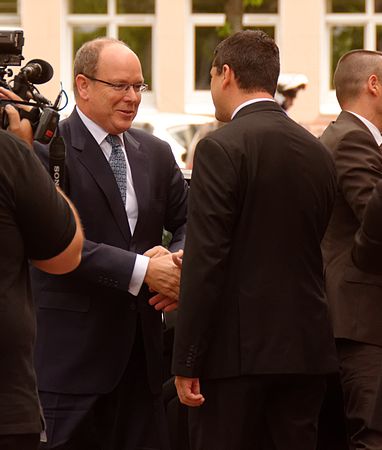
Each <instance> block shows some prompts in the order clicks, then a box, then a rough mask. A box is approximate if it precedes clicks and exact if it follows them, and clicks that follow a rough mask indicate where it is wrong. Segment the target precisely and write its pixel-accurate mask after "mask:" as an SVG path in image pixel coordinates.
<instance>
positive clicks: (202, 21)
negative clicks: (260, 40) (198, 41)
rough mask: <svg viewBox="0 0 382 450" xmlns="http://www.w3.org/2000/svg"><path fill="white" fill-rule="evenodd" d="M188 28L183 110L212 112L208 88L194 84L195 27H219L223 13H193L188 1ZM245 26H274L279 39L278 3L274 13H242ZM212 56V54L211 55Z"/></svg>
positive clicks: (191, 112)
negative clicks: (202, 88) (198, 87)
mask: <svg viewBox="0 0 382 450" xmlns="http://www.w3.org/2000/svg"><path fill="white" fill-rule="evenodd" d="M187 13H188V18H189V20H188V27H187V28H188V30H187V36H186V41H187V43H188V44H187V55H186V69H187V70H186V71H185V112H186V113H189V114H214V111H215V108H214V106H213V103H212V99H211V95H210V91H209V90H197V89H194V86H195V79H194V77H195V29H196V27H198V26H203V27H219V26H223V25H224V22H225V14H224V13H193V12H192V0H189V2H188V12H187ZM243 26H245V27H253V26H258V27H269V26H272V27H274V28H275V41H276V42H278V41H279V34H280V4H279V8H278V13H276V14H273V13H272V14H257V13H250V14H248V13H246V14H244V15H243ZM211 57H212V55H211Z"/></svg>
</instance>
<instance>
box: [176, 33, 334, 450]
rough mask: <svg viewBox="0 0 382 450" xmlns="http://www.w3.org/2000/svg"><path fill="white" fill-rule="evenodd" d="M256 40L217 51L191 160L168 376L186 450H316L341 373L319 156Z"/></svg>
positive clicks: (327, 206) (240, 40) (328, 196)
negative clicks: (330, 379)
mask: <svg viewBox="0 0 382 450" xmlns="http://www.w3.org/2000/svg"><path fill="white" fill-rule="evenodd" d="M278 75H279V51H278V48H277V46H276V44H275V42H274V41H273V39H271V38H270V37H269V36H267V35H266V34H265V33H263V32H261V31H243V32H239V33H236V34H234V35H232V36H231V37H229V38H227V39H226V40H224V41H223V42H222V43H220V44H219V45H218V47H217V48H216V50H215V54H214V60H213V63H212V69H211V94H212V98H213V101H214V104H215V110H216V113H215V114H216V118H217V119H218V120H221V121H224V122H228V123H227V124H226V125H225V126H224V127H222V128H220V129H218V130H216V131H213V132H212V133H211V134H209V135H208V136H207V137H205V138H204V139H202V140H201V141H200V143H199V144H198V146H197V149H196V154H195V162H194V168H193V174H192V182H191V187H190V199H189V212H188V223H187V238H186V244H185V249H184V257H183V268H182V275H181V294H180V301H179V309H178V319H177V324H176V329H175V346H174V358H173V371H174V373H175V375H176V386H177V390H178V395H179V398H180V400H181V402H182V403H184V404H186V405H188V406H191V407H192V408H189V423H190V437H191V448H192V450H201V449H203V450H206V449H208V450H232V449H235V450H247V449H252V450H254V449H262V450H264V449H277V450H280V449H282V450H286V449H288V450H289V449H290V450H292V449H293V450H298V449H301V450H313V449H315V447H316V428H317V419H318V414H319V410H320V406H321V402H322V399H323V396H324V392H325V379H326V374H328V373H331V372H334V371H335V370H336V369H337V361H336V355H335V346H334V339H333V334H332V330H331V325H330V321H329V316H328V309H327V305H326V302H325V295H324V282H323V270H322V256H321V249H320V243H321V238H322V237H323V235H324V232H325V230H326V226H327V223H328V221H329V218H330V214H331V211H332V206H333V203H334V199H335V182H336V178H335V170H334V166H333V162H332V160H331V158H330V155H329V153H328V151H327V150H326V149H325V147H324V146H323V145H322V144H321V143H320V142H319V141H318V140H317V139H316V138H315V137H314V136H313V135H311V134H310V133H309V132H307V131H306V130H304V129H303V128H302V127H301V126H299V125H298V124H297V123H296V122H294V121H293V120H292V119H290V118H289V117H288V116H287V115H286V114H285V112H284V111H283V110H282V108H281V107H280V106H279V105H277V104H276V102H275V101H274V98H273V95H274V93H275V90H276V85H277V79H278Z"/></svg>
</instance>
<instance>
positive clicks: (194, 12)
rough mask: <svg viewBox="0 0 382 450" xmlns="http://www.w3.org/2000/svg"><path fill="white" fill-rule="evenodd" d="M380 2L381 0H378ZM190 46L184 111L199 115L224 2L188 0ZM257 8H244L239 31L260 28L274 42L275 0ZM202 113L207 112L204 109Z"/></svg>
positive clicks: (206, 94)
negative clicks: (189, 9)
mask: <svg viewBox="0 0 382 450" xmlns="http://www.w3.org/2000/svg"><path fill="white" fill-rule="evenodd" d="M381 1H382V0H381ZM190 3H191V15H190V17H191V20H190V22H191V43H192V48H193V53H192V55H191V56H190V61H189V64H188V67H189V68H190V69H191V71H189V70H188V73H191V75H189V76H188V80H187V86H188V87H187V106H186V110H187V111H188V112H191V113H192V112H201V109H200V106H201V105H202V104H203V103H204V104H206V103H207V102H209V88H210V77H209V72H210V67H211V57H212V54H213V51H214V49H215V47H216V45H217V44H218V43H219V42H220V41H221V40H222V39H223V38H224V36H223V35H222V28H223V26H224V23H225V17H226V16H225V9H224V8H225V6H226V4H227V0H190ZM257 3H258V6H246V7H245V9H244V13H243V17H242V24H243V29H247V28H250V29H261V30H263V31H265V32H266V33H268V34H269V35H270V36H272V37H273V38H275V39H276V40H277V25H278V8H279V6H278V0H259V1H258V2H257ZM204 112H211V111H210V110H209V109H208V108H207V110H206V111H204Z"/></svg>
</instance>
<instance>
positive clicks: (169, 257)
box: [144, 246, 183, 312]
mask: <svg viewBox="0 0 382 450" xmlns="http://www.w3.org/2000/svg"><path fill="white" fill-rule="evenodd" d="M144 256H148V257H149V258H150V261H149V264H148V266H147V271H146V276H145V279H144V281H145V283H146V284H147V285H148V287H149V288H150V291H152V292H156V295H154V296H153V297H151V298H150V300H149V303H150V305H152V306H154V308H155V309H156V310H162V311H165V312H170V311H173V310H175V309H176V308H177V307H178V299H179V284H180V273H181V268H182V256H183V250H179V251H178V252H176V253H171V252H170V251H168V250H167V249H166V248H164V247H162V246H156V247H153V248H151V249H150V250H147V252H145V253H144Z"/></svg>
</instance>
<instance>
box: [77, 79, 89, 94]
mask: <svg viewBox="0 0 382 450" xmlns="http://www.w3.org/2000/svg"><path fill="white" fill-rule="evenodd" d="M76 86H77V91H78V95H79V96H80V97H81V98H82V99H83V100H86V99H87V98H88V97H89V94H88V89H89V80H88V79H87V78H86V77H85V75H82V74H81V73H80V74H78V75H77V76H76Z"/></svg>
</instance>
